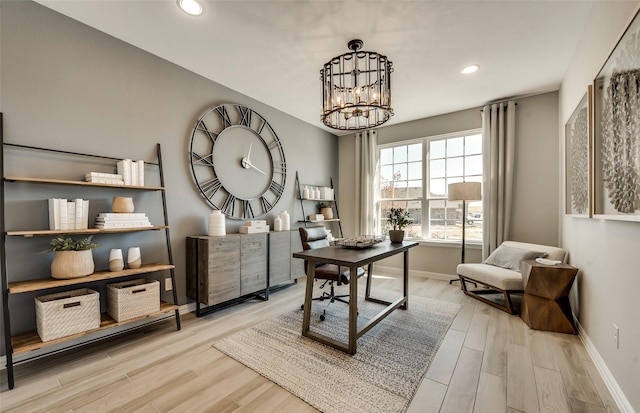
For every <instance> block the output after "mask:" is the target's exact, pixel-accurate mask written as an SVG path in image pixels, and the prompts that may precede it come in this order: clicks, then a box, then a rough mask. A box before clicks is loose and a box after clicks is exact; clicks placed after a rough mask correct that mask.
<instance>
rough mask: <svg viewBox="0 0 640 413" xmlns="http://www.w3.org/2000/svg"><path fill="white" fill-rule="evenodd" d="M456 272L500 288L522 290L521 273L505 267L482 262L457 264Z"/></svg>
mask: <svg viewBox="0 0 640 413" xmlns="http://www.w3.org/2000/svg"><path fill="white" fill-rule="evenodd" d="M457 272H458V274H460V275H461V276H463V277H468V278H471V279H472V280H476V281H480V282H482V283H484V284H488V285H491V286H493V287H497V288H499V289H501V290H508V291H512V290H523V289H524V286H523V284H522V275H521V274H520V273H519V272H516V271H513V270H509V269H507V268H502V267H496V266H494V265H487V264H483V263H475V264H458V268H457Z"/></svg>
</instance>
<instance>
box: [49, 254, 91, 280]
mask: <svg viewBox="0 0 640 413" xmlns="http://www.w3.org/2000/svg"><path fill="white" fill-rule="evenodd" d="M93 270H94V264H93V252H92V251H91V250H84V251H55V252H54V254H53V261H52V262H51V277H53V278H57V279H63V280H66V279H69V278H78V277H84V276H87V275H90V274H93Z"/></svg>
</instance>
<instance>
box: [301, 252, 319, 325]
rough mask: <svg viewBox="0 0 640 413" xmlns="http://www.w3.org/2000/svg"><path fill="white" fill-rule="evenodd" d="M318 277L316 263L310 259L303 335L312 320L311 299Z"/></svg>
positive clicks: (303, 317)
mask: <svg viewBox="0 0 640 413" xmlns="http://www.w3.org/2000/svg"><path fill="white" fill-rule="evenodd" d="M315 277H316V264H315V263H314V262H311V261H308V264H307V289H306V291H305V294H304V314H303V315H302V335H303V336H306V333H307V332H308V331H309V323H310V321H311V299H312V297H313V281H314V279H315Z"/></svg>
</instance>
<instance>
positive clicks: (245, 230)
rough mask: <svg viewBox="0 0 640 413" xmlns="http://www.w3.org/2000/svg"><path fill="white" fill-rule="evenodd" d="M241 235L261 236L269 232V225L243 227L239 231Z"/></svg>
mask: <svg viewBox="0 0 640 413" xmlns="http://www.w3.org/2000/svg"><path fill="white" fill-rule="evenodd" d="M238 232H240V233H241V234H259V233H262V232H269V225H242V226H240V229H239V230H238Z"/></svg>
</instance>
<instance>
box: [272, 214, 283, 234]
mask: <svg viewBox="0 0 640 413" xmlns="http://www.w3.org/2000/svg"><path fill="white" fill-rule="evenodd" d="M273 230H274V231H282V218H280V216H279V215H278V216H277V217H276V219H274V220H273Z"/></svg>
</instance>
